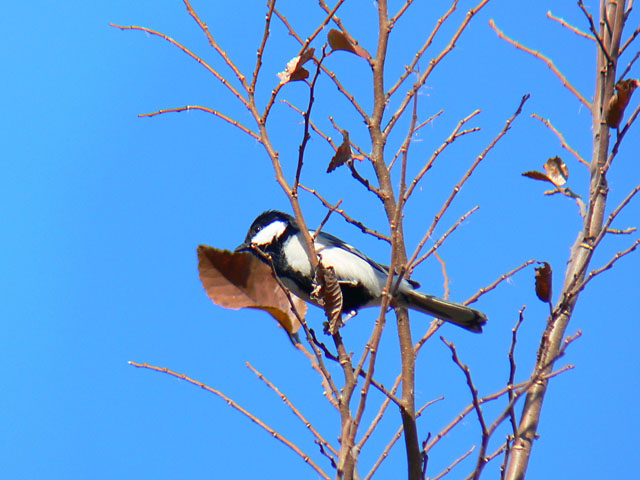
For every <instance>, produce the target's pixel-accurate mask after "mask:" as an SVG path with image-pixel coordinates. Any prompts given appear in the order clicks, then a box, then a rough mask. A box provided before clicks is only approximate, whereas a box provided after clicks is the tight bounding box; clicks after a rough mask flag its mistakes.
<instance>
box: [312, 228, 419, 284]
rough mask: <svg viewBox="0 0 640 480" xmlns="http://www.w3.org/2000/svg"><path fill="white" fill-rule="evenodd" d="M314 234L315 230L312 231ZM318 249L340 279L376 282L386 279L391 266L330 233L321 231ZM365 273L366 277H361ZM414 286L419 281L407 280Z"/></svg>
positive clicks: (317, 243) (317, 242) (318, 238)
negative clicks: (373, 258)
mask: <svg viewBox="0 0 640 480" xmlns="http://www.w3.org/2000/svg"><path fill="white" fill-rule="evenodd" d="M311 234H312V235H313V232H311ZM315 245H316V250H317V251H318V253H319V254H320V255H321V256H322V258H323V261H324V263H325V264H326V265H328V266H332V267H333V268H334V270H335V272H336V276H337V277H338V280H344V281H347V282H349V281H363V282H364V283H368V282H367V280H369V281H371V282H373V281H374V279H375V282H376V284H378V283H379V282H380V279H382V281H386V278H387V276H388V275H389V267H387V266H386V265H382V264H380V263H378V262H375V261H373V260H371V259H370V258H369V257H367V256H366V255H365V254H364V253H362V252H361V251H360V250H358V249H357V248H355V247H352V246H351V245H349V244H348V243H345V242H344V241H342V240H340V239H339V238H338V237H335V236H333V235H331V234H330V233H324V232H320V233H319V234H318V236H317V238H316V241H315ZM363 275H364V278H360V277H361V276H363ZM367 277H369V278H367ZM407 281H408V282H409V283H410V284H411V286H412V287H413V288H417V287H419V286H420V284H419V283H418V282H414V281H413V280H407Z"/></svg>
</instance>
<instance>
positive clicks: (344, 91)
mask: <svg viewBox="0 0 640 480" xmlns="http://www.w3.org/2000/svg"><path fill="white" fill-rule="evenodd" d="M343 2H344V0H339V1H338V3H337V4H336V7H339V6H340V5H342V3H343ZM334 10H335V8H334ZM274 13H275V14H276V16H277V17H278V18H279V19H280V21H281V22H282V23H283V24H284V26H285V27H286V28H287V29H288V30H289V35H291V36H292V37H293V38H295V39H296V40H297V41H298V43H300V45H303V49H302V51H304V49H305V48H306V47H305V45H309V43H307V42H308V41H309V39H307V41H303V40H302V38H300V36H299V35H298V34H297V33H296V31H295V30H294V29H293V27H292V26H291V25H290V24H289V21H288V20H287V17H285V16H284V15H282V14H281V13H280V12H279V11H278V10H277V9H276V10H274ZM331 17H332V15H330V16H327V18H326V22H327V23H328V22H329V20H330V18H331ZM324 25H326V23H324V22H323V24H322V27H324ZM309 38H311V37H309ZM322 71H323V72H324V73H326V74H327V75H328V76H329V78H331V80H332V81H333V82H334V84H335V85H336V87H337V89H338V91H339V92H340V93H342V94H343V95H344V96H345V97H346V98H347V99H348V100H349V102H351V104H352V105H353V107H354V108H355V109H356V111H357V112H358V113H359V114H360V116H361V117H362V119H363V120H364V122H365V123H367V124H368V123H369V116H368V115H367V113H366V112H365V111H364V109H363V108H362V107H361V106H360V105H359V104H358V102H356V99H355V97H354V96H353V95H352V94H351V93H349V92H348V91H347V89H346V88H345V87H344V86H343V85H342V83H340V81H339V80H338V77H337V76H336V74H335V73H333V72H332V71H330V70H329V69H327V68H326V67H324V66H323V67H322ZM279 88H280V87H276V89H275V90H274V92H273V93H272V96H271V100H270V101H269V103H268V104H267V107H266V108H265V113H264V114H263V118H266V116H267V115H268V113H269V110H270V109H271V106H273V102H274V101H275V98H276V96H277V94H278V91H279Z"/></svg>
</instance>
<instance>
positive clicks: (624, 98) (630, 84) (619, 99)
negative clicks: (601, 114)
mask: <svg viewBox="0 0 640 480" xmlns="http://www.w3.org/2000/svg"><path fill="white" fill-rule="evenodd" d="M639 86H640V81H639V80H637V79H635V78H629V79H627V80H621V81H620V82H618V83H616V91H615V93H614V94H613V96H612V97H611V100H609V105H608V106H607V114H606V116H605V121H606V122H607V125H608V126H609V127H611V128H618V127H619V126H620V122H621V121H622V117H623V116H624V110H625V109H626V108H627V105H629V101H630V100H631V95H632V94H633V91H634V90H635V89H636V88H638V87H639Z"/></svg>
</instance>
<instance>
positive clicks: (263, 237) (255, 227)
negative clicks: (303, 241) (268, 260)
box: [236, 210, 298, 252]
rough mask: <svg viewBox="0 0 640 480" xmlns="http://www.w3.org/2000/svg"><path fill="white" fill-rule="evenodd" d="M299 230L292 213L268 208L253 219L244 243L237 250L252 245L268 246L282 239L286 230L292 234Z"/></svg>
mask: <svg viewBox="0 0 640 480" xmlns="http://www.w3.org/2000/svg"><path fill="white" fill-rule="evenodd" d="M297 231H298V224H297V223H296V220H295V218H293V217H292V216H291V215H288V214H286V213H283V212H279V211H277V210H267V211H266V212H264V213H261V214H260V215H258V218H256V219H255V220H254V221H253V223H252V224H251V227H250V228H249V232H248V233H247V236H246V238H245V239H244V243H243V244H242V245H239V246H238V248H236V252H242V251H247V250H250V249H251V247H252V246H257V247H258V248H260V249H263V248H266V247H268V246H269V245H271V244H272V243H273V242H275V241H276V240H278V239H280V238H281V237H282V236H283V235H284V234H285V232H287V233H289V234H291V233H295V232H297Z"/></svg>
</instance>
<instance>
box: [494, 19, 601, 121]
mask: <svg viewBox="0 0 640 480" xmlns="http://www.w3.org/2000/svg"><path fill="white" fill-rule="evenodd" d="M489 26H490V27H491V28H493V30H494V31H495V32H496V33H497V34H498V37H500V38H501V39H503V40H505V41H507V42H508V43H510V44H511V45H513V46H514V47H516V48H517V49H518V50H522V51H523V52H527V53H529V54H531V55H533V56H534V57H536V58H537V59H539V60H542V61H543V62H544V63H546V64H547V67H549V68H550V69H551V71H552V72H553V73H555V74H556V76H557V77H558V78H559V79H560V81H561V82H562V85H564V86H565V87H566V88H568V89H569V91H570V92H571V93H573V94H574V95H575V96H576V98H577V99H578V100H580V101H581V102H582V104H583V105H584V106H586V107H587V108H588V109H589V110H591V102H589V101H588V100H587V99H586V98H584V96H582V94H581V93H580V92H579V91H578V90H577V89H576V87H574V86H573V84H572V83H571V82H569V80H567V77H565V76H564V75H563V74H562V73H561V72H560V70H558V68H557V67H556V66H555V65H554V63H553V61H552V60H550V59H549V58H547V57H545V56H544V55H543V54H541V53H540V52H538V51H536V50H533V49H531V48H529V47H525V46H524V45H523V44H521V43H520V42H517V41H516V40H513V39H512V38H509V37H507V36H506V35H505V34H504V33H503V32H502V31H501V30H500V29H498V27H497V26H496V24H495V22H494V21H493V19H491V20H489Z"/></svg>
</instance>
